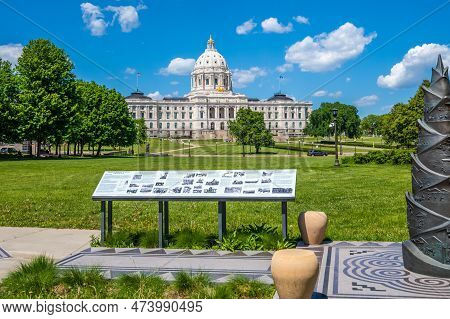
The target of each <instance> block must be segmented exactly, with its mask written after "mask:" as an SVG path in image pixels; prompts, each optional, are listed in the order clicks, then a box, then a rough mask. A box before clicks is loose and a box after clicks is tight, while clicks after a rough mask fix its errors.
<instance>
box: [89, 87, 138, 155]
mask: <svg viewBox="0 0 450 319" xmlns="http://www.w3.org/2000/svg"><path fill="white" fill-rule="evenodd" d="M93 85H94V87H92V88H91V89H92V90H93V91H94V92H95V93H96V94H98V95H96V97H95V99H94V101H93V102H94V105H93V106H92V109H91V112H90V114H89V120H88V125H89V126H90V131H91V143H92V144H94V145H96V146H97V156H98V155H100V153H101V149H102V147H103V146H105V145H109V146H129V145H132V144H133V143H134V142H135V141H136V125H135V123H134V120H133V119H132V117H131V115H130V113H129V111H128V105H127V102H126V101H125V99H124V97H123V96H122V95H121V94H120V93H118V92H117V91H116V90H114V89H112V90H111V89H107V88H106V87H104V86H98V85H97V84H95V83H94V84H93ZM95 86H96V87H95Z"/></svg>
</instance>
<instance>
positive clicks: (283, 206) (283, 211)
mask: <svg viewBox="0 0 450 319" xmlns="http://www.w3.org/2000/svg"><path fill="white" fill-rule="evenodd" d="M281 229H282V233H283V238H284V239H286V238H287V202H281Z"/></svg>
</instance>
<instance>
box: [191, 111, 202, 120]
mask: <svg viewBox="0 0 450 319" xmlns="http://www.w3.org/2000/svg"><path fill="white" fill-rule="evenodd" d="M191 114H192V113H191ZM200 118H201V119H202V118H203V111H200Z"/></svg>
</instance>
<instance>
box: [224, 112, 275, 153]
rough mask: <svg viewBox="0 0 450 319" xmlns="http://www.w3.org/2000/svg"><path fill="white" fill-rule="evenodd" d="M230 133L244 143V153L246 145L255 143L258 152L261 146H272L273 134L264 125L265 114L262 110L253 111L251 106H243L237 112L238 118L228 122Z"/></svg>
mask: <svg viewBox="0 0 450 319" xmlns="http://www.w3.org/2000/svg"><path fill="white" fill-rule="evenodd" d="M228 127H229V130H230V134H231V135H232V136H233V137H234V138H235V139H236V141H237V142H238V143H239V144H241V145H242V155H244V153H245V152H244V147H245V145H253V146H254V147H255V151H256V153H259V152H260V150H261V147H263V146H271V145H272V144H273V136H272V134H271V133H270V131H269V130H267V129H266V127H265V125H264V115H263V113H261V112H255V111H252V110H251V109H250V108H242V109H239V111H238V112H237V114H236V119H235V120H233V121H229V122H228Z"/></svg>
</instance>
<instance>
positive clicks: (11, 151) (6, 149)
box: [0, 147, 18, 154]
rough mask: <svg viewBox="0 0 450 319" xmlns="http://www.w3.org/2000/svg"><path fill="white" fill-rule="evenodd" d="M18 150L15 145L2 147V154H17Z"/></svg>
mask: <svg viewBox="0 0 450 319" xmlns="http://www.w3.org/2000/svg"><path fill="white" fill-rule="evenodd" d="M17 153H18V151H17V150H16V149H15V148H14V147H2V148H1V149H0V154H17Z"/></svg>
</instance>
